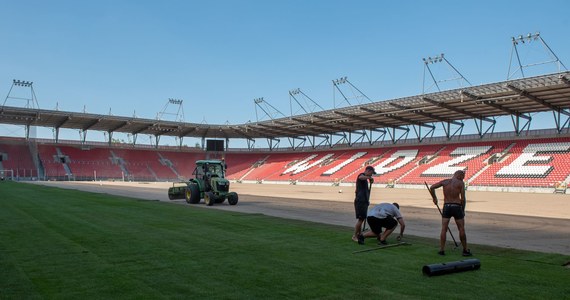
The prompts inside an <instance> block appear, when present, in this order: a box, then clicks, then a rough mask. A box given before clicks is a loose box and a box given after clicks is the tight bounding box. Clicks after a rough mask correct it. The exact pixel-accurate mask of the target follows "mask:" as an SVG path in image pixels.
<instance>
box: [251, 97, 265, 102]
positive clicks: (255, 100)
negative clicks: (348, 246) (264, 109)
mask: <svg viewBox="0 0 570 300" xmlns="http://www.w3.org/2000/svg"><path fill="white" fill-rule="evenodd" d="M253 102H254V103H255V104H259V103H263V97H261V98H255V99H253Z"/></svg>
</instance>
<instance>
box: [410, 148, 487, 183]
mask: <svg viewBox="0 0 570 300" xmlns="http://www.w3.org/2000/svg"><path fill="white" fill-rule="evenodd" d="M491 148H492V146H474V147H457V149H455V150H453V151H452V152H451V153H450V154H449V155H450V156H457V157H456V158H454V159H451V160H448V161H446V162H444V163H441V164H438V165H435V166H433V167H431V168H429V169H427V170H425V171H424V172H423V173H422V174H421V175H420V176H441V177H445V176H451V175H453V173H455V172H457V171H459V170H463V171H465V169H466V167H464V166H456V165H457V164H460V163H463V162H466V161H468V160H471V159H473V158H475V157H477V156H480V155H483V154H485V153H487V152H489V150H491Z"/></svg>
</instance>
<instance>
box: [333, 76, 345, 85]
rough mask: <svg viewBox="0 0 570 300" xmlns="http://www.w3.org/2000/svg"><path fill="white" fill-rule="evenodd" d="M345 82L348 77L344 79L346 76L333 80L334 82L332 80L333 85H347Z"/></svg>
mask: <svg viewBox="0 0 570 300" xmlns="http://www.w3.org/2000/svg"><path fill="white" fill-rule="evenodd" d="M347 82H348V77H346V76H344V77H341V78H339V79H334V80H333V84H334V85H339V84H344V83H347Z"/></svg>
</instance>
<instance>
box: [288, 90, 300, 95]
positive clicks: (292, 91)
mask: <svg viewBox="0 0 570 300" xmlns="http://www.w3.org/2000/svg"><path fill="white" fill-rule="evenodd" d="M300 93H301V89H294V90H290V91H289V94H290V95H297V94H300Z"/></svg>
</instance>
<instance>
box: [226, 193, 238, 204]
mask: <svg viewBox="0 0 570 300" xmlns="http://www.w3.org/2000/svg"><path fill="white" fill-rule="evenodd" d="M238 199H239V197H238V194H236V193H230V194H229V195H228V203H229V204H230V205H236V204H237V203H238Z"/></svg>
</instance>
